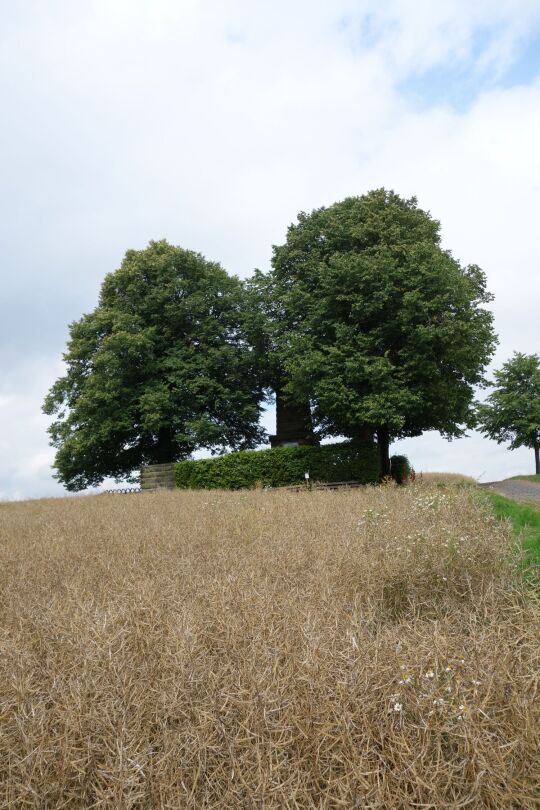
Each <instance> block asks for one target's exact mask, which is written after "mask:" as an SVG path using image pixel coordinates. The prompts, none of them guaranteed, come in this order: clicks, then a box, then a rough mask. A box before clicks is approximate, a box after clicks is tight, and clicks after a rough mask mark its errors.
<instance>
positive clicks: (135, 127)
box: [0, 0, 540, 497]
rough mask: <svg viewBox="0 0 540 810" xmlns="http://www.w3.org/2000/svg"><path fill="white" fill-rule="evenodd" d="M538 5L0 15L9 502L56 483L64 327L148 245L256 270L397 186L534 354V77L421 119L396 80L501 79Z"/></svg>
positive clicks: (461, 459) (482, 445)
mask: <svg viewBox="0 0 540 810" xmlns="http://www.w3.org/2000/svg"><path fill="white" fill-rule="evenodd" d="M539 16H540V8H539V7H538V3H537V2H536V0H534V2H533V0H522V1H521V2H513V3H512V4H511V3H510V2H508V0H503V1H502V2H497V3H496V2H494V0H481V2H478V3H469V2H464V1H463V0H459V1H458V0H445V1H443V2H439V3H431V2H427V0H415V2H405V1H404V0H392V1H391V2H382V3H381V2H378V1H377V2H375V0H369V1H366V2H364V3H362V2H360V3H359V2H353V0H339V1H338V2H337V3H334V4H330V3H323V2H322V0H320V1H319V2H307V0H301V2H298V1H297V2H287V3H285V2H284V0H277V2H275V3H272V4H270V3H263V2H249V3H248V2H247V0H233V2H228V3H219V2H217V0H207V1H206V2H204V1H203V2H182V3H178V2H176V1H175V2H173V0H170V2H169V1H167V2H165V1H163V0H162V1H161V2H150V1H149V0H145V1H143V0H131V1H130V2H127V0H126V1H125V2H120V1H118V2H115V3H109V2H104V0H98V2H94V3H91V4H84V5H81V4H72V3H68V2H64V1H62V0H56V1H54V0H53V2H51V3H48V4H46V5H44V4H42V3H37V2H29V1H28V0H26V2H25V0H22V2H20V3H17V4H12V6H9V7H6V8H5V9H4V10H3V11H2V18H3V19H2V23H3V25H2V26H1V27H0V103H1V104H2V110H3V114H4V126H3V128H2V129H1V130H0V151H1V154H2V155H3V158H2V164H1V171H2V186H1V188H2V191H1V192H0V236H1V237H2V243H3V244H4V245H5V246H6V247H5V255H4V261H3V268H4V274H5V278H3V292H4V294H5V301H6V304H5V308H4V307H3V311H2V316H3V317H2V319H0V334H1V335H2V352H3V353H2V355H1V356H2V360H1V361H0V362H2V371H3V382H2V386H1V389H0V394H1V396H2V397H3V398H4V399H3V400H1V401H0V402H1V403H2V405H1V407H2V414H3V417H2V420H1V426H0V449H1V451H2V456H3V469H2V470H1V471H0V490H1V491H2V493H4V495H3V497H6V496H8V495H10V494H11V495H13V493H16V494H21V493H23V494H27V495H34V494H52V493H53V492H58V491H59V488H58V487H57V485H56V484H55V483H54V482H53V481H52V480H51V479H50V474H49V472H48V470H47V464H48V459H50V451H49V450H48V448H47V438H46V434H45V427H46V424H47V422H48V420H47V419H46V418H45V417H43V416H42V415H41V413H40V406H41V402H42V398H43V395H44V393H45V391H46V390H47V388H48V387H49V385H50V384H51V383H52V381H53V380H54V377H55V376H56V375H57V374H58V373H59V368H60V366H59V363H58V360H59V357H60V355H61V352H62V350H63V348H64V343H65V339H66V334H67V331H66V326H67V323H68V322H69V321H71V320H74V319H76V318H78V317H79V316H80V314H81V313H82V312H83V311H87V310H88V309H89V308H90V307H92V306H93V305H94V303H95V302H96V300H97V293H98V290H99V284H100V283H101V280H102V278H103V276H104V275H105V273H106V272H108V271H110V270H112V269H114V268H115V267H117V266H118V265H119V263H120V261H121V258H122V255H123V253H124V251H125V250H126V249H127V248H128V247H142V246H144V245H145V244H146V243H147V241H148V240H149V239H151V238H161V237H166V238H168V239H169V240H170V241H172V242H174V243H177V244H183V245H185V246H186V247H190V248H193V249H196V250H200V251H201V252H203V253H205V254H206V255H208V256H209V257H210V258H213V259H218V260H221V261H222V263H223V264H224V266H225V267H226V268H227V269H228V270H230V271H232V272H237V273H239V274H241V275H247V274H249V273H250V272H251V270H252V269H253V267H254V266H260V267H262V268H264V267H267V266H268V262H269V259H270V253H271V244H272V243H274V242H280V241H282V240H283V238H284V236H285V230H286V227H287V225H288V223H289V222H290V221H292V220H293V219H294V217H295V216H296V213H297V212H298V211H299V210H302V209H303V210H309V209H311V208H313V207H317V206H320V205H323V204H331V203H332V202H334V201H335V200H337V199H340V198H343V197H344V196H346V195H348V194H361V193H363V192H365V191H367V190H368V189H369V188H372V187H378V186H381V185H386V186H388V187H390V188H394V189H395V190H396V191H398V192H399V193H401V194H404V195H407V196H409V195H412V194H416V195H417V196H418V198H419V202H420V204H421V205H422V206H423V207H424V208H427V209H430V210H431V211H432V213H433V215H434V216H436V217H437V218H439V219H441V221H442V225H443V239H444V244H445V246H447V247H449V248H451V249H452V250H453V252H454V253H455V255H456V256H457V257H459V258H460V259H462V260H464V261H466V262H476V263H478V264H480V265H481V266H482V267H483V268H484V269H485V270H486V272H487V273H488V278H489V286H490V289H491V290H492V291H493V292H494V293H495V294H496V301H495V303H494V311H495V314H496V327H497V330H498V332H499V333H500V336H501V345H500V348H499V350H498V353H497V358H496V362H497V364H499V363H500V362H501V361H502V360H504V359H506V358H507V357H508V356H509V355H510V354H511V353H512V352H513V351H514V350H515V349H518V350H520V351H525V352H533V351H537V350H538V337H539V329H538V325H537V321H538V318H537V312H536V310H537V305H538V304H537V302H538V300H539V296H540V273H539V272H538V265H539V253H540V251H539V249H538V245H537V240H536V236H535V233H536V230H537V222H536V219H537V213H536V210H537V198H538V191H539V187H540V164H539V162H538V159H537V144H538V142H539V136H540V83H539V82H538V81H536V82H533V83H530V84H528V85H526V86H521V87H514V88H511V89H506V90H502V89H499V88H498V87H497V86H496V83H494V84H493V85H492V86H491V89H490V90H489V92H487V91H483V90H482V87H481V85H478V87H477V93H478V94H477V97H476V98H473V99H472V101H471V103H470V104H469V107H468V109H467V110H466V111H465V112H457V111H456V110H454V109H452V108H451V107H450V106H449V105H448V103H446V102H444V103H443V101H442V98H441V101H440V103H439V102H436V103H435V104H431V106H429V105H428V106H425V107H424V108H423V109H418V108H417V107H415V106H413V105H412V102H410V101H409V100H408V99H407V97H406V96H405V95H402V94H400V90H399V87H400V85H401V84H402V83H403V81H404V80H406V79H407V78H408V77H410V76H413V75H414V74H417V73H418V72H419V71H426V70H429V69H430V68H433V67H437V66H439V65H444V64H456V63H462V64H463V65H469V70H470V75H471V76H473V78H474V75H475V72H486V71H491V73H492V75H493V80H494V82H495V80H496V77H497V76H498V75H499V74H501V73H504V71H505V70H506V68H507V67H508V65H509V64H510V63H511V62H512V60H513V59H514V58H515V57H516V54H517V53H518V52H519V48H520V46H521V43H522V42H523V41H524V39H525V38H526V37H527V36H529V34H531V32H532V31H533V30H538V26H539ZM535 27H536V28H535ZM479 38H480V40H481V43H482V46H481V47H479V46H478V42H479ZM4 358H5V359H4ZM6 398H7V399H6ZM473 446H474V448H475V450H474V452H473V451H472V449H471V448H472V447H473ZM414 448H417V449H416V453H418V454H421V455H422V459H424V460H425V464H426V465H427V467H429V466H430V464H431V465H432V466H433V467H435V466H439V463H440V462H441V463H442V462H443V461H444V460H445V459H446V460H449V459H450V456H449V454H450V455H451V456H452V459H453V461H452V463H455V464H462V465H463V466H462V470H463V472H472V473H473V474H477V472H476V471H477V467H478V466H480V467H482V463H481V459H476V460H473V458H472V456H473V455H474V456H480V457H481V456H482V454H484V455H485V458H486V463H488V464H489V467H490V469H491V471H492V475H489V476H488V477H496V476H503V475H504V474H505V471H506V470H507V469H508V470H509V469H510V468H512V469H513V466H512V465H514V464H515V461H514V460H515V459H516V458H517V457H518V456H517V455H516V454H512V455H510V454H508V453H506V451H505V450H504V448H499V447H497V446H496V445H493V443H489V442H486V441H485V440H482V439H479V438H476V439H470V440H467V441H463V442H454V443H452V444H451V445H447V444H446V443H444V445H441V444H440V443H439V441H438V440H437V439H434V438H433V436H431V435H429V436H426V437H423V438H422V439H420V440H415V441H414V443H413V444H412V445H411V456H412V458H413V459H414V456H415V450H414ZM460 448H463V450H461V449H460ZM466 448H469V449H466ZM441 454H442V456H441ZM430 459H431V461H430ZM521 459H522V457H521V456H519V463H522V461H521ZM477 462H478V463H477ZM422 463H424V461H423V462H422ZM523 463H524V464H525V463H527V464H528V462H527V459H526V458H525V457H524V456H523ZM427 467H426V468H427ZM446 467H447V468H448V465H446ZM439 468H440V467H439ZM473 468H474V469H473ZM24 471H26V472H24ZM481 471H482V470H480V472H481Z"/></svg>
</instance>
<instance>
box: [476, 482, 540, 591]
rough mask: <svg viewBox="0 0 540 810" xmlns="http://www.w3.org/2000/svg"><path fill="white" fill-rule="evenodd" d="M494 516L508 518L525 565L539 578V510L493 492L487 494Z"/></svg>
mask: <svg viewBox="0 0 540 810" xmlns="http://www.w3.org/2000/svg"><path fill="white" fill-rule="evenodd" d="M486 496H487V497H488V498H489V500H490V501H491V504H492V506H493V509H494V511H495V514H496V515H497V517H499V518H508V519H509V520H510V521H511V522H512V528H513V531H514V533H515V534H517V535H518V536H519V537H520V538H521V540H522V544H523V549H524V551H525V556H526V564H527V566H528V567H529V569H530V573H532V574H533V575H534V576H535V577H540V509H538V508H537V507H534V506H528V505H526V504H522V503H517V502H516V501H512V500H510V499H509V498H503V497H502V495H497V494H496V493H494V492H487V493H486Z"/></svg>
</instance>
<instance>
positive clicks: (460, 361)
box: [271, 189, 496, 473]
mask: <svg viewBox="0 0 540 810" xmlns="http://www.w3.org/2000/svg"><path fill="white" fill-rule="evenodd" d="M271 280H272V289H273V292H274V297H275V301H276V304H275V331H274V335H273V337H274V339H275V342H276V352H277V354H278V357H279V362H280V366H281V367H282V368H283V369H284V371H285V373H286V377H287V386H286V390H287V392H288V394H289V395H290V396H291V397H297V398H298V399H302V398H304V397H309V399H310V400H311V402H312V405H313V416H314V419H315V422H316V424H317V426H318V430H319V433H320V434H321V435H338V434H340V435H344V436H348V437H350V438H353V439H354V438H364V437H366V436H367V435H370V434H371V435H373V434H374V433H376V434H377V437H378V442H379V445H380V451H381V461H382V467H383V471H384V472H385V473H387V472H388V471H389V458H388V457H389V444H390V441H391V440H392V439H396V438H400V437H405V436H416V435H419V434H421V433H422V432H423V431H425V430H430V429H435V430H438V431H440V432H441V434H443V435H444V436H446V437H447V438H451V437H457V436H461V435H463V432H464V429H465V428H466V426H468V425H469V424H471V423H472V415H473V409H472V407H471V404H472V400H473V392H474V388H475V386H477V385H479V384H482V382H483V373H484V369H485V367H486V364H487V363H488V361H489V358H490V357H491V355H492V353H493V349H494V346H495V344H496V338H495V335H494V332H493V325H492V320H493V318H492V314H491V313H490V312H489V310H488V309H486V308H485V305H486V304H487V303H488V302H489V301H490V300H491V296H490V295H489V293H488V292H487V290H486V280H485V276H484V273H483V272H482V271H481V270H480V268H479V267H477V266H476V265H470V266H467V267H463V266H462V265H461V264H460V263H459V262H458V261H457V259H455V258H454V257H453V256H452V254H451V253H450V252H449V251H446V250H443V248H442V247H441V244H440V225H439V222H437V221H436V220H435V219H433V218H432V217H431V216H430V215H429V213H427V212H425V211H422V210H421V209H420V208H418V205H417V201H416V199H415V198H412V199H409V200H405V199H402V198H401V197H399V196H398V195H397V194H395V193H393V192H391V191H386V190H385V189H378V190H375V191H372V192H369V193H368V194H366V195H364V196H362V197H350V198H348V199H345V200H343V201H342V202H339V203H336V204H335V205H332V206H331V207H329V208H320V209H318V210H315V211H313V212H312V213H311V214H305V213H301V214H299V216H298V222H297V223H295V224H293V225H291V226H290V228H289V230H288V233H287V240H286V242H285V244H283V245H281V246H279V247H275V248H274V254H273V260H272V271H271Z"/></svg>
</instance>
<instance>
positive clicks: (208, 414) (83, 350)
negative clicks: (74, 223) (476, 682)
mask: <svg viewBox="0 0 540 810" xmlns="http://www.w3.org/2000/svg"><path fill="white" fill-rule="evenodd" d="M245 309H246V307H245V293H244V290H243V287H242V285H241V283H240V281H239V280H238V278H236V277H234V276H233V277H231V276H229V275H228V274H227V273H226V272H225V271H224V270H223V269H222V267H221V266H220V265H219V264H216V263H214V262H210V261H207V260H205V259H204V258H203V256H201V255H200V254H198V253H194V252H192V251H189V250H184V249H182V248H180V247H174V246H172V245H169V244H168V243H167V242H165V241H160V242H151V243H150V245H149V246H148V248H146V249H145V250H138V251H137V250H130V251H128V252H127V253H126V256H125V258H124V261H123V262H122V265H121V267H120V268H119V269H118V270H116V271H115V272H113V273H110V274H109V275H107V277H106V278H105V280H104V282H103V285H102V288H101V293H100V297H99V303H98V306H97V307H96V308H95V309H94V310H93V311H92V312H91V313H89V314H87V315H84V316H83V317H82V318H81V319H80V320H79V321H76V322H75V323H72V324H71V326H70V339H69V342H68V347H67V352H66V353H65V355H64V361H65V363H66V373H65V374H64V376H62V377H61V378H60V379H59V380H57V381H56V383H55V384H54V385H53V387H52V388H51V390H50V392H49V394H48V396H47V398H46V400H45V404H44V411H45V413H47V414H54V415H55V416H56V419H55V421H54V422H53V424H52V425H51V427H50V428H49V433H50V436H51V440H52V441H51V443H52V444H53V446H54V447H56V448H57V453H56V458H55V467H56V471H57V472H56V477H57V478H58V479H59V480H60V481H62V482H63V483H64V484H65V486H66V487H67V489H70V490H79V489H83V488H85V487H87V486H90V485H95V484H98V483H100V482H101V481H102V480H103V479H104V478H105V477H107V476H114V477H115V478H117V479H121V478H125V479H128V480H131V475H132V473H133V471H134V470H135V469H136V468H137V467H138V466H139V465H141V464H142V463H161V462H169V461H175V460H179V459H182V458H187V457H188V456H189V455H190V454H191V453H192V452H193V451H194V450H195V449H197V448H207V449H210V450H211V451H216V450H220V449H224V448H231V449H247V448H251V447H254V446H256V445H257V444H258V443H259V442H260V441H261V439H262V437H263V435H264V433H263V431H262V429H261V428H260V427H259V416H260V410H261V408H260V403H261V399H262V396H263V394H262V383H261V375H260V372H259V369H258V365H257V362H256V354H255V352H254V351H253V349H252V347H251V346H250V344H249V342H248V340H247V339H246V333H245V329H244V325H243V320H244V317H245Z"/></svg>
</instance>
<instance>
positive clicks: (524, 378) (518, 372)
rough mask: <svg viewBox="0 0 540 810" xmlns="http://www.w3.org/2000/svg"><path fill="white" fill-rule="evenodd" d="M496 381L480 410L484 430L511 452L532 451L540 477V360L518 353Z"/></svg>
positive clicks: (478, 411) (497, 372) (504, 367)
mask: <svg viewBox="0 0 540 810" xmlns="http://www.w3.org/2000/svg"><path fill="white" fill-rule="evenodd" d="M494 377H495V383H494V390H493V391H492V392H491V394H490V395H489V396H488V398H487V400H486V402H484V403H482V404H479V405H478V406H477V415H478V421H479V424H480V430H481V431H482V433H484V434H485V435H486V436H489V438H490V439H494V440H495V441H496V442H498V443H499V444H502V443H503V442H509V444H510V449H511V450H515V449H516V448H517V447H530V448H532V449H533V450H534V453H535V462H536V473H537V474H540V357H539V356H538V355H537V354H529V355H527V354H521V353H519V352H515V353H514V355H513V356H512V357H511V359H510V360H508V361H507V362H506V363H504V365H503V367H502V368H501V369H500V371H496V372H495V374H494Z"/></svg>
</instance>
